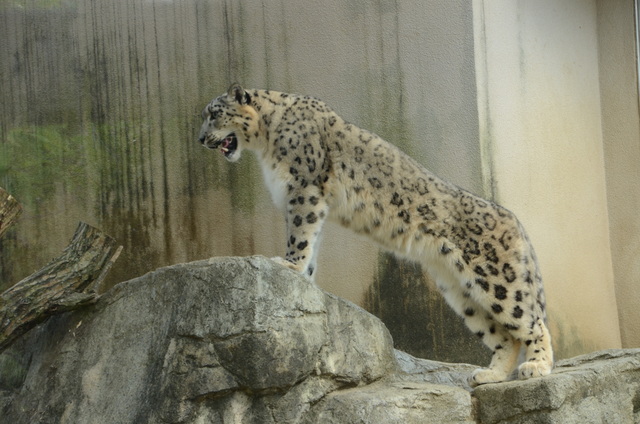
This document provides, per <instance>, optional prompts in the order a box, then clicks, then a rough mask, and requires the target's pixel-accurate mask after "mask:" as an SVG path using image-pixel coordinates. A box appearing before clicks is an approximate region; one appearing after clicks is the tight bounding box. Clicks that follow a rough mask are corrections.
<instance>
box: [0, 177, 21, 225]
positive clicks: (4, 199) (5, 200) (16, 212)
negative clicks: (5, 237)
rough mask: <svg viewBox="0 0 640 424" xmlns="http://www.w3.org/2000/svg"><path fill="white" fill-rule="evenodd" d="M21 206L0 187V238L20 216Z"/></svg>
mask: <svg viewBox="0 0 640 424" xmlns="http://www.w3.org/2000/svg"><path fill="white" fill-rule="evenodd" d="M21 212H22V206H20V203H18V201H17V200H16V199H15V198H14V197H13V196H12V195H10V194H9V193H7V191H6V190H5V189H3V188H2V187H0V237H2V234H4V232H5V231H7V229H8V228H9V227H10V226H11V224H13V222H14V221H15V220H16V219H17V218H18V216H20V213H21Z"/></svg>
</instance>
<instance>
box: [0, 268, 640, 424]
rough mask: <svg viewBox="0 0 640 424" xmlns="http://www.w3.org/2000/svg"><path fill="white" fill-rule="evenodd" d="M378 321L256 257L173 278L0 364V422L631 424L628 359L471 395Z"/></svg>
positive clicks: (55, 329) (90, 313) (139, 286)
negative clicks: (403, 347) (396, 343)
mask: <svg viewBox="0 0 640 424" xmlns="http://www.w3.org/2000/svg"><path fill="white" fill-rule="evenodd" d="M474 368H475V366H472V365H466V364H446V363H440V362H435V361H428V360H424V359H418V358H414V357H412V356H410V355H408V354H406V353H403V352H399V351H396V350H394V349H393V342H392V340H391V336H390V335H389V332H388V331H387V329H386V328H385V326H384V325H383V324H382V322H381V321H380V320H378V319H377V318H375V317H374V316H372V315H371V314H369V313H367V312H366V311H364V310H363V309H361V308H359V307H357V306H355V305H353V304H352V303H349V302H347V301H344V300H342V299H339V298H337V297H336V296H333V295H331V294H328V293H325V292H323V291H322V290H321V289H319V288H318V287H316V286H315V285H313V284H311V283H309V282H308V281H307V280H305V279H304V278H302V277H301V276H299V275H298V274H296V273H295V272H292V271H290V270H288V269H285V268H283V267H281V266H279V265H276V264H275V263H273V262H271V261H270V260H268V259H266V258H262V257H251V258H215V259H210V260H205V261H199V262H193V263H190V264H182V265H175V266H171V267H167V268H162V269H159V270H157V271H154V272H151V273H149V274H147V275H144V276H142V277H140V278H136V279H134V280H131V281H128V282H125V283H121V284H119V285H117V286H116V287H114V288H113V289H112V290H111V291H109V292H108V293H106V294H105V295H104V296H102V298H101V299H100V301H99V302H98V303H97V304H96V305H95V306H93V307H91V308H87V309H85V310H81V311H75V312H72V313H67V314H64V315H61V316H57V317H53V318H51V319H50V320H49V321H47V322H46V323H45V324H43V325H40V326H39V327H36V328H35V329H33V330H32V331H30V332H29V333H28V334H26V335H25V336H24V337H23V338H22V339H21V340H19V341H18V342H17V343H16V344H15V345H14V346H12V347H11V348H10V349H9V350H7V351H5V352H4V353H3V354H1V355H0V422H2V423H4V422H7V423H12V424H21V423H29V424H31V423H74V424H75V423H92V424H94V423H96V424H100V423H109V424H112V423H242V424H245V423H293V424H296V423H309V424H310V423H323V424H324V423H328V424H344V423H348V424H352V423H362V424H376V423H385V424H387V423H391V424H393V423H402V424H412V423H416V424H417V423H421V424H423V423H424V424H429V423H474V422H482V423H574V422H575V423H578V422H580V423H601V422H612V423H613V422H615V423H626V422H629V423H632V422H634V419H635V422H639V421H638V411H639V410H640V401H639V399H640V389H639V387H638V386H639V385H640V350H624V351H623V350H619V351H606V352H600V353H597V354H592V355H589V356H582V357H578V358H574V359H572V360H569V361H562V362H560V363H559V364H558V367H557V369H556V370H555V371H554V372H553V373H552V374H551V375H550V376H548V377H545V378H541V379H533V380H528V381H512V382H506V383H501V384H493V385H486V386H481V387H479V388H476V389H475V390H472V389H471V388H470V387H469V386H468V383H467V381H468V377H469V375H470V373H471V371H472V370H473V369H474Z"/></svg>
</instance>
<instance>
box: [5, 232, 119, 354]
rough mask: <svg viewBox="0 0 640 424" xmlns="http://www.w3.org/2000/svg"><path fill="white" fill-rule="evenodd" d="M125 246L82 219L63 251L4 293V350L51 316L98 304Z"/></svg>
mask: <svg viewBox="0 0 640 424" xmlns="http://www.w3.org/2000/svg"><path fill="white" fill-rule="evenodd" d="M121 250H122V246H117V244H116V242H115V240H114V239H112V238H111V237H109V236H107V235H105V234H103V233H102V232H101V231H100V230H98V229H96V228H93V227H91V226H90V225H88V224H85V223H83V222H81V223H80V224H79V225H78V228H77V229H76V232H75V234H74V236H73V239H72V240H71V243H70V244H69V245H68V246H67V247H66V248H65V250H64V251H63V252H62V254H61V255H60V256H59V257H57V258H56V259H54V260H53V261H51V262H50V263H49V264H48V265H47V266H45V267H44V268H42V269H41V270H39V271H38V272H36V273H35V274H32V275H30V276H29V277H27V278H25V279H24V280H22V281H20V282H19V283H17V284H16V285H14V286H13V287H11V288H10V289H8V290H7V291H5V292H4V293H2V294H0V352H2V351H3V350H4V349H6V348H7V347H8V346H9V345H10V344H11V343H13V342H14V341H15V340H16V339H17V338H18V337H19V336H21V335H22V334H24V333H26V332H27V331H28V330H30V329H31V328H33V327H34V326H36V325H37V324H39V323H41V322H42V321H44V320H45V319H47V318H48V317H49V316H51V315H55V314H59V313H62V312H65V311H70V310H73V309H78V308H81V307H83V306H86V305H89V304H92V303H95V302H96V301H97V299H98V297H99V295H98V293H97V288H98V287H99V285H100V283H101V282H102V280H103V279H104V277H105V276H106V274H107V272H108V271H109V269H110V268H111V265H113V263H114V262H115V260H116V259H117V258H118V256H119V255H120V251H121Z"/></svg>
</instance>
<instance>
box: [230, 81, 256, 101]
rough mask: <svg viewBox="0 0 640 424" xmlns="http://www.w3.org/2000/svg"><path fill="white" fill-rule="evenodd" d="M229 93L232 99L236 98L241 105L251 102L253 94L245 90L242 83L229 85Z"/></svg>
mask: <svg viewBox="0 0 640 424" xmlns="http://www.w3.org/2000/svg"><path fill="white" fill-rule="evenodd" d="M227 95H228V96H229V97H231V98H232V99H235V101H236V102H238V103H240V104H241V105H248V104H251V95H249V93H247V92H246V91H244V88H242V86H240V84H233V85H232V86H231V87H229V91H228V92H227Z"/></svg>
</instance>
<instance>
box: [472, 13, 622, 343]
mask: <svg viewBox="0 0 640 424" xmlns="http://www.w3.org/2000/svg"><path fill="white" fill-rule="evenodd" d="M474 13H475V17H476V24H477V25H476V30H477V39H479V40H481V41H480V43H478V44H477V45H476V47H477V49H476V52H477V57H478V61H477V66H476V69H477V71H478V73H477V75H478V92H479V96H478V97H479V98H478V105H479V111H480V113H481V115H482V118H481V119H480V125H481V128H482V130H481V133H482V144H483V151H484V152H485V155H484V156H483V158H484V165H485V182H486V185H487V186H488V188H489V189H490V190H491V191H492V192H493V193H494V195H495V198H496V199H497V200H498V202H500V203H502V204H504V205H505V206H506V207H508V208H510V209H512V210H513V211H514V212H516V214H517V215H518V216H519V217H520V218H521V220H522V221H523V222H524V225H525V226H526V227H527V228H528V231H529V233H530V236H531V239H532V241H533V243H534V246H536V250H537V253H538V256H539V260H540V266H541V268H542V273H543V276H544V279H545V286H546V291H547V294H548V297H549V299H550V300H549V309H550V314H551V316H552V327H553V328H554V331H553V333H554V334H555V335H556V343H557V344H558V348H559V350H561V351H564V350H573V349H578V350H589V349H596V348H603V347H609V346H611V347H613V346H619V345H620V343H621V340H620V331H619V330H618V328H619V327H618V314H617V305H616V297H615V289H614V280H613V268H612V260H611V249H610V237H609V218H608V209H607V196H606V180H605V169H604V165H605V163H604V154H603V138H602V124H601V122H602V120H601V107H600V89H599V75H600V73H599V56H598V51H599V48H598V27H597V19H596V18H597V10H596V3H595V2H585V1H579V0H576V1H563V2H555V1H541V2H511V1H498V2H496V1H477V2H475V3H474ZM594 311H597V313H594Z"/></svg>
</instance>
